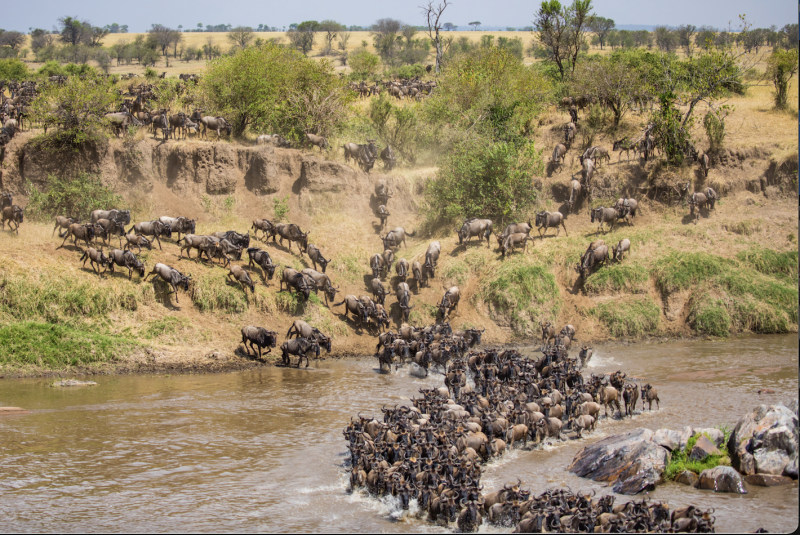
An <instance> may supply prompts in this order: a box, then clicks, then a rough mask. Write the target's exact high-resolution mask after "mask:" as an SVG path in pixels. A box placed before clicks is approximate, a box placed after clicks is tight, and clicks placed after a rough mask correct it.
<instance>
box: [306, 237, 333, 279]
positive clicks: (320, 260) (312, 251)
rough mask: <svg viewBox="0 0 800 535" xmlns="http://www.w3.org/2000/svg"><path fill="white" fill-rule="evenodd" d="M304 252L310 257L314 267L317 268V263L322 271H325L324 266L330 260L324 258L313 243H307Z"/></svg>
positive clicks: (325, 266)
mask: <svg viewBox="0 0 800 535" xmlns="http://www.w3.org/2000/svg"><path fill="white" fill-rule="evenodd" d="M306 252H307V253H308V257H309V258H310V259H311V263H312V264H313V265H314V269H317V264H319V266H320V267H321V268H322V272H323V273H325V268H327V267H328V262H330V260H325V257H324V256H322V252H321V251H320V250H319V249H318V248H317V246H316V245H314V244H311V243H309V244H308V247H306Z"/></svg>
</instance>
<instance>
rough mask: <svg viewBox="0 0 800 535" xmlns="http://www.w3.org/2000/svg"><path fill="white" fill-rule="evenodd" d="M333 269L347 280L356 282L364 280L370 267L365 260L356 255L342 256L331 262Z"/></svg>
mask: <svg viewBox="0 0 800 535" xmlns="http://www.w3.org/2000/svg"><path fill="white" fill-rule="evenodd" d="M331 268H333V271H334V272H335V273H336V274H338V275H340V276H342V277H344V278H345V279H346V280H348V281H350V282H355V281H357V280H360V279H361V278H363V276H364V273H365V272H366V271H367V270H368V269H369V266H368V265H366V262H365V258H361V257H359V256H358V255H355V254H342V255H339V256H337V257H336V259H335V260H333V261H332V262H331Z"/></svg>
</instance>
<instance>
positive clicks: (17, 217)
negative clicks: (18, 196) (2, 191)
mask: <svg viewBox="0 0 800 535" xmlns="http://www.w3.org/2000/svg"><path fill="white" fill-rule="evenodd" d="M23 219H24V213H23V210H22V208H20V207H19V206H17V205H16V204H14V205H12V206H6V207H5V208H3V212H2V225H3V226H2V228H3V229H5V228H6V221H8V228H10V229H11V230H12V231H14V232H16V233H17V234H19V226H20V225H21V224H22V220H23ZM12 225H14V226H13V227H12Z"/></svg>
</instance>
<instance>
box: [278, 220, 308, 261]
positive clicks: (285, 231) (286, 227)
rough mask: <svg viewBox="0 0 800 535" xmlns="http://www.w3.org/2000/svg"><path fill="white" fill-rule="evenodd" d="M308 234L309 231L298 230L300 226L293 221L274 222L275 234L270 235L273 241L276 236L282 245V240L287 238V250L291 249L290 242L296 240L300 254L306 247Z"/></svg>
mask: <svg viewBox="0 0 800 535" xmlns="http://www.w3.org/2000/svg"><path fill="white" fill-rule="evenodd" d="M308 235H309V232H305V233H304V232H303V231H301V230H300V227H298V226H297V225H295V224H294V223H291V224H290V223H276V224H275V234H273V235H272V241H273V242H275V238H276V237H277V238H278V239H279V240H280V244H281V246H283V240H284V239H286V240H288V242H289V251H291V250H292V242H297V248H298V249H300V254H301V255H302V254H303V253H304V252H305V250H306V248H307V247H308Z"/></svg>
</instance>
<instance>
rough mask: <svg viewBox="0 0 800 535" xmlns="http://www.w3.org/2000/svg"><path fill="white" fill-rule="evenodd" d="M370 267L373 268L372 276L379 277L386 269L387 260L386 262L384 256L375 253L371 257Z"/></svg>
mask: <svg viewBox="0 0 800 535" xmlns="http://www.w3.org/2000/svg"><path fill="white" fill-rule="evenodd" d="M369 267H370V269H372V278H373V279H379V278H380V276H381V272H382V271H386V262H384V260H383V256H382V255H379V254H378V253H375V254H374V255H372V256H371V257H369Z"/></svg>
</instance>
